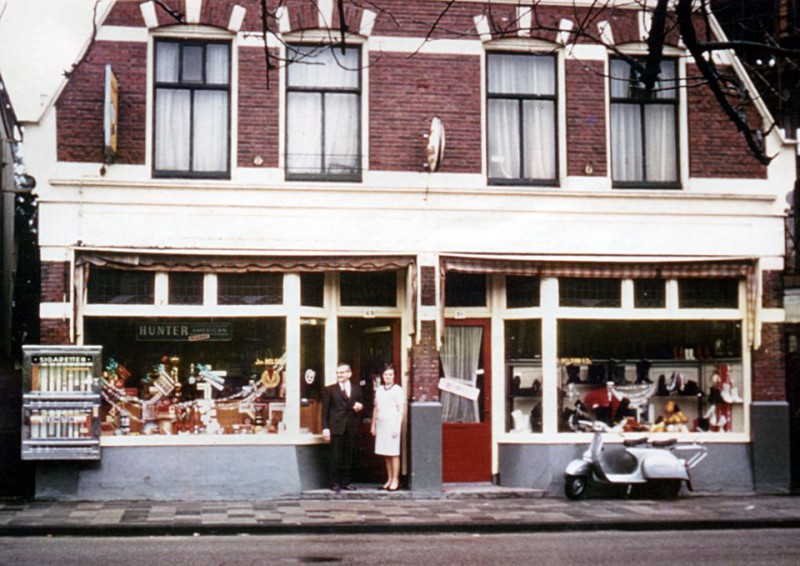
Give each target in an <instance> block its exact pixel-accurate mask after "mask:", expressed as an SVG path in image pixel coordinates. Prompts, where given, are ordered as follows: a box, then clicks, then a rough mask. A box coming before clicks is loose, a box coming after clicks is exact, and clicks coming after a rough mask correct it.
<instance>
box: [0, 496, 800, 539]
mask: <svg viewBox="0 0 800 566" xmlns="http://www.w3.org/2000/svg"><path fill="white" fill-rule="evenodd" d="M727 528H747V529H758V528H800V497H792V496H710V495H683V496H682V497H680V498H678V499H675V500H668V501H654V500H646V499H618V498H603V499H599V498H595V499H587V500H584V501H578V502H573V501H569V500H567V499H563V498H555V497H554V498H544V497H542V496H541V494H540V493H538V492H535V491H534V490H513V489H503V488H495V487H492V486H486V487H476V488H470V487H460V488H458V489H454V488H449V489H445V493H444V494H443V496H442V497H441V498H437V499H418V498H416V497H414V496H413V495H412V494H411V493H410V492H402V491H401V492H397V493H392V494H387V493H385V492H380V491H377V490H376V489H375V488H374V487H372V486H364V487H360V489H359V491H356V492H348V493H347V494H346V495H333V494H330V493H329V492H308V493H306V494H304V495H303V496H302V497H300V498H297V499H287V500H279V501H278V500H274V501H273V500H265V501H230V502H223V501H205V502H196V501H187V502H181V501H108V502H43V501H33V502H25V501H18V502H14V501H5V502H3V501H0V536H47V535H54V536H56V535H61V536H67V535H70V536H170V535H214V534H218V535H221V534H244V533H247V534H301V533H306V534H308V533H311V534H320V533H342V534H358V533H387V534H389V533H410V532H481V533H502V532H544V531H563V530H570V531H581V530H626V531H634V530H636V531H644V530H687V529H727Z"/></svg>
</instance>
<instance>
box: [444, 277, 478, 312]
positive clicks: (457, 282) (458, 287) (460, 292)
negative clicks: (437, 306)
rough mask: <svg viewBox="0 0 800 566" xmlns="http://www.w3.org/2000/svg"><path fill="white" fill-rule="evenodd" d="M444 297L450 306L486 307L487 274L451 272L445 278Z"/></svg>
mask: <svg viewBox="0 0 800 566" xmlns="http://www.w3.org/2000/svg"><path fill="white" fill-rule="evenodd" d="M444 297H445V298H444V304H445V306H448V307H485V306H486V276H485V275H483V274H475V273H456V272H450V273H448V274H447V277H446V278H445V291H444Z"/></svg>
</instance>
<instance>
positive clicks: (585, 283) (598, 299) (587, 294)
mask: <svg viewBox="0 0 800 566" xmlns="http://www.w3.org/2000/svg"><path fill="white" fill-rule="evenodd" d="M558 287H559V291H558V298H559V304H560V305H561V306H562V307H619V306H621V305H622V286H621V282H620V280H619V279H597V278H595V279H592V278H581V277H564V278H561V279H559V280H558Z"/></svg>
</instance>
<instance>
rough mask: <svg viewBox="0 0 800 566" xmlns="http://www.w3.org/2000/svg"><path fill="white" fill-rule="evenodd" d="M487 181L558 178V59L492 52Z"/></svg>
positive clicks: (489, 59) (518, 181) (545, 56)
mask: <svg viewBox="0 0 800 566" xmlns="http://www.w3.org/2000/svg"><path fill="white" fill-rule="evenodd" d="M486 61H487V76H488V88H487V93H488V94H487V96H488V101H487V108H488V128H487V131H488V148H489V181H490V182H491V183H498V184H499V183H509V182H513V183H520V182H522V183H533V182H540V183H541V182H547V183H552V182H554V181H555V179H556V176H557V175H556V169H557V163H556V162H557V146H558V144H557V140H556V107H557V100H556V58H555V57H554V56H553V55H529V54H499V53H489V54H488V55H487V56H486Z"/></svg>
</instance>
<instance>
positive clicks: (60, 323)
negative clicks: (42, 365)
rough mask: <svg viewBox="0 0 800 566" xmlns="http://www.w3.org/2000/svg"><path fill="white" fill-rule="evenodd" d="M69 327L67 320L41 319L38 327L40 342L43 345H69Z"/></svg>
mask: <svg viewBox="0 0 800 566" xmlns="http://www.w3.org/2000/svg"><path fill="white" fill-rule="evenodd" d="M69 325H70V321H69V319H67V320H61V319H60V318H59V319H47V318H46V319H43V320H42V322H41V324H40V326H39V329H40V332H41V335H40V337H39V338H40V342H41V343H42V344H45V345H62V344H71V343H72V342H71V341H70V339H69Z"/></svg>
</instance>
